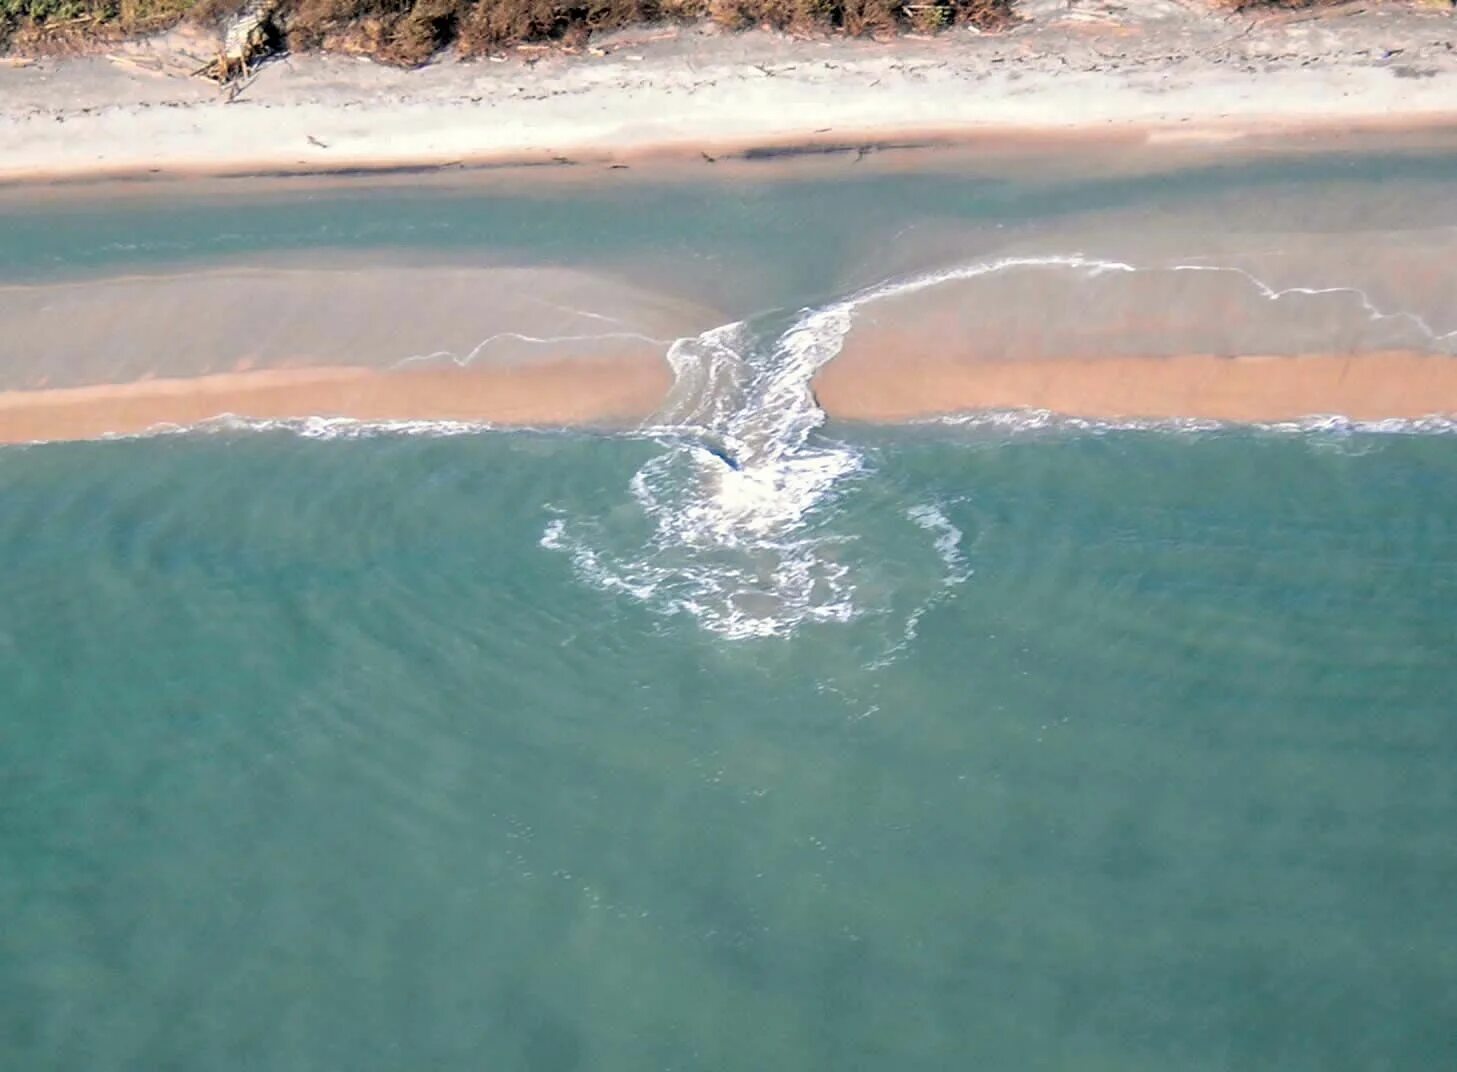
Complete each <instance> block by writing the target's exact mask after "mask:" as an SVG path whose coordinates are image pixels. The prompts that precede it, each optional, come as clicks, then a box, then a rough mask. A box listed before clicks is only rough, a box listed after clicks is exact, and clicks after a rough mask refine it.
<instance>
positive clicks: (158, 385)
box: [0, 356, 671, 443]
mask: <svg viewBox="0 0 1457 1072" xmlns="http://www.w3.org/2000/svg"><path fill="white" fill-rule="evenodd" d="M670 380H671V377H670V375H669V373H668V368H667V366H666V365H665V364H664V363H663V362H662V360H661V358H659V357H656V356H652V357H638V358H625V357H618V358H614V359H611V360H601V359H592V358H577V359H572V360H565V361H542V362H538V363H533V364H529V365H515V366H509V365H501V364H485V365H477V366H473V367H469V368H448V369H439V368H432V369H420V370H401V371H392V372H391V371H380V370H378V369H370V368H362V367H334V368H297V369H265V370H258V371H252V372H235V373H220V374H216V375H207V376H195V377H188V378H179V379H159V380H144V381H141V382H137V383H129V384H100V385H92V386H87V387H68V388H51V389H43V390H32V391H6V392H0V443H33V442H46V441H56V440H74V439H98V438H102V437H104V436H115V435H135V434H137V433H141V432H147V431H152V430H157V429H163V428H168V427H188V426H192V425H197V424H202V423H204V422H206V421H209V420H211V419H213V418H216V417H220V416H224V415H231V416H237V417H244V418H248V419H253V420H279V419H289V418H304V417H349V418H355V419H358V420H364V421H397V420H408V421H462V422H484V423H491V424H505V425H513V426H533V427H534V426H562V425H622V424H631V423H634V422H636V421H638V420H640V419H642V418H643V417H645V416H647V415H648V414H649V413H651V412H652V411H653V409H654V408H656V406H657V405H658V402H659V401H660V400H661V399H662V397H663V395H664V393H665V392H666V391H667V389H668V386H669V383H670Z"/></svg>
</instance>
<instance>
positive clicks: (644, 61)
mask: <svg viewBox="0 0 1457 1072" xmlns="http://www.w3.org/2000/svg"><path fill="white" fill-rule="evenodd" d="M1021 10H1022V12H1023V14H1024V15H1026V16H1027V17H1028V21H1027V22H1026V23H1025V24H1024V25H1022V26H1020V27H1018V28H1016V29H1014V30H1012V31H1010V32H1007V33H1004V34H996V35H977V34H974V33H972V32H969V31H965V32H956V33H948V34H946V35H944V36H941V37H938V38H936V39H932V40H901V41H897V42H894V43H891V44H883V43H876V42H867V41H839V40H837V41H813V40H798V39H792V38H788V37H783V36H776V35H769V34H761V33H749V34H742V35H718V34H714V33H710V32H707V31H705V30H703V29H687V30H681V31H673V30H669V31H652V32H649V31H643V32H640V33H637V34H630V33H629V34H619V35H616V36H614V37H611V38H607V39H605V40H602V41H600V42H598V47H597V48H595V49H594V52H596V53H599V54H587V55H577V56H564V55H560V54H544V55H539V56H533V57H531V58H530V61H529V62H528V60H527V59H526V58H523V57H522V56H519V55H517V56H514V57H510V58H502V59H501V62H490V61H489V60H481V61H475V62H469V63H464V62H458V61H455V60H448V59H447V60H443V61H441V62H438V63H436V64H433V65H431V66H429V67H427V68H425V69H423V70H418V71H399V70H393V69H390V68H385V67H381V66H378V65H376V64H373V63H370V62H367V61H362V60H356V59H350V58H346V57H339V56H331V57H289V58H285V59H283V60H280V61H275V62H272V63H269V64H267V65H265V66H264V67H263V68H262V69H261V70H260V71H259V72H258V73H257V75H256V77H255V78H254V79H252V80H251V81H250V82H248V83H247V84H246V85H245V86H244V87H242V88H241V90H240V91H238V92H236V94H233V93H231V92H220V91H219V90H218V89H217V88H216V87H214V86H212V85H210V84H209V83H207V82H204V81H202V80H199V79H196V78H191V77H189V76H188V74H187V72H188V71H190V70H192V69H193V68H195V67H196V66H198V65H199V64H200V63H201V62H202V61H203V60H204V59H206V58H207V56H208V55H209V53H210V51H211V49H212V48H213V47H215V46H214V42H212V41H211V40H207V39H204V38H201V37H199V36H197V35H195V34H194V35H192V36H188V35H186V34H173V35H169V36H168V37H165V38H160V39H157V40H153V41H150V42H144V43H140V44H134V45H129V46H126V47H124V48H120V49H118V50H117V51H116V52H115V53H113V54H112V55H111V56H97V57H90V58H85V59H72V60H41V61H37V62H34V63H31V64H28V65H24V66H20V65H15V64H9V65H0V179H9V180H17V179H23V178H27V177H29V178H46V177H49V178H54V177H59V176H71V177H78V176H91V175H101V174H120V173H141V174H146V173H169V172H177V171H198V170H207V171H214V172H222V173H240V172H244V173H246V172H256V171H260V170H262V171H266V170H305V171H307V170H319V169H329V168H344V167H356V166H365V167H386V166H392V165H402V164H441V163H449V162H454V161H477V162H480V161H491V160H531V161H550V160H561V159H565V160H573V161H578V162H595V163H599V164H600V163H602V162H605V161H610V160H613V159H622V158H626V157H629V156H631V155H632V154H634V153H639V152H643V151H649V150H657V151H662V150H669V151H673V150H676V151H680V152H691V154H692V155H693V156H695V157H696V156H697V153H698V151H699V150H701V149H709V150H714V149H716V148H723V147H728V148H732V147H739V148H742V147H744V146H749V145H772V144H810V143H820V144H837V143H844V142H851V143H853V142H856V141H859V140H865V139H870V140H879V141H896V140H908V139H916V138H921V137H925V136H929V135H935V136H939V137H952V138H967V137H971V136H975V135H978V134H981V135H988V134H998V133H1000V134H1007V133H1015V132H1022V133H1033V132H1040V133H1052V132H1057V133H1070V132H1081V133H1087V132H1089V131H1102V132H1128V131H1135V130H1136V131H1138V132H1140V134H1141V135H1142V136H1145V137H1148V138H1152V139H1155V140H1164V141H1169V140H1180V139H1182V140H1206V141H1207V140H1210V139H1214V140H1219V139H1230V138H1238V137H1241V136H1243V135H1248V134H1251V133H1259V132H1265V133H1268V132H1270V131H1271V130H1280V129H1288V128H1291V127H1307V126H1310V127H1320V128H1323V129H1327V130H1331V129H1345V128H1349V127H1352V126H1359V125H1371V124H1375V125H1381V124H1384V125H1388V126H1390V125H1403V124H1404V125H1428V126H1430V125H1434V124H1443V123H1451V122H1457V52H1454V50H1453V40H1454V37H1457V34H1454V30H1457V24H1454V21H1453V19H1452V17H1451V14H1450V9H1447V10H1439V9H1437V8H1426V9H1423V8H1406V7H1402V6H1383V7H1380V8H1376V9H1372V10H1364V9H1359V8H1356V9H1346V10H1338V11H1336V12H1335V13H1334V14H1333V15H1331V16H1328V17H1322V18H1314V17H1310V16H1308V15H1307V16H1300V17H1295V16H1286V17H1266V18H1262V19H1253V18H1248V17H1243V16H1230V17H1221V16H1219V15H1217V14H1213V13H1211V11H1210V9H1209V8H1207V7H1205V6H1204V5H1202V4H1195V3H1193V2H1192V0H1191V2H1190V3H1188V4H1179V3H1174V2H1171V0H1132V2H1130V3H1124V4H1114V3H1107V2H1088V0H1028V3H1027V4H1025V5H1024V6H1023V7H1022V8H1021Z"/></svg>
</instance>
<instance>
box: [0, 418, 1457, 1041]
mask: <svg viewBox="0 0 1457 1072" xmlns="http://www.w3.org/2000/svg"><path fill="white" fill-rule="evenodd" d="M851 435H852V437H853V440H854V441H855V442H856V443H857V444H858V446H859V447H860V448H862V449H863V450H864V451H865V452H866V453H867V455H868V457H869V471H868V472H867V473H866V474H865V475H863V476H862V477H861V478H859V480H858V482H857V484H856V486H855V487H854V489H853V490H852V491H850V492H849V493H847V494H846V496H845V497H844V499H843V500H842V502H841V503H840V505H839V510H840V515H839V520H838V522H837V523H838V525H840V526H841V527H842V529H843V530H844V531H846V532H853V533H857V534H859V535H860V536H861V537H862V538H864V539H866V540H878V541H880V542H881V543H882V544H885V545H896V544H898V545H900V546H901V548H902V552H903V555H902V561H900V562H898V563H893V564H892V563H886V564H884V566H883V567H882V569H881V570H879V571H872V573H871V575H869V576H863V577H862V578H861V583H862V585H864V586H866V587H874V586H877V585H881V586H884V587H887V588H889V587H892V582H894V586H895V587H896V588H897V589H898V590H903V591H912V590H917V591H920V592H922V593H925V592H935V591H940V585H941V583H942V580H943V578H944V572H945V571H944V568H943V565H942V563H941V562H940V560H939V559H938V558H937V557H936V556H935V555H934V554H929V553H928V552H927V549H926V548H925V546H924V542H923V541H919V540H915V539H913V538H912V536H911V535H910V534H908V533H907V532H906V531H904V530H905V526H904V525H903V524H902V523H900V521H899V517H898V515H899V514H900V513H901V512H902V511H903V510H904V508H905V507H907V506H913V505H915V504H922V503H924V504H939V506H940V508H941V509H942V510H943V511H944V514H945V517H946V519H947V520H948V521H949V522H950V523H951V524H954V525H955V526H956V528H957V529H959V530H960V533H961V535H960V537H959V539H958V541H957V542H958V546H959V547H960V549H961V551H962V553H963V554H964V555H965V556H966V560H967V564H968V567H969V571H970V572H969V574H968V575H967V576H966V579H965V580H964V582H962V583H960V584H957V585H955V586H954V587H953V588H951V589H950V590H949V591H948V592H946V593H945V594H944V595H943V596H941V597H940V598H939V601H937V600H932V599H930V598H929V596H926V597H923V598H925V600H926V601H927V602H929V603H930V605H929V606H928V607H927V609H926V611H925V613H924V615H923V616H922V617H921V619H920V621H919V629H918V634H919V635H918V636H917V637H916V639H915V640H914V642H912V643H910V644H908V645H906V646H905V647H904V648H903V649H902V650H900V651H897V652H894V653H892V655H891V657H890V658H889V659H887V658H886V648H887V646H888V645H889V644H890V643H891V642H892V641H894V640H898V639H899V638H900V627H901V625H902V621H901V618H900V617H899V616H895V615H892V614H891V613H890V612H887V614H886V615H885V616H880V615H877V614H868V615H867V616H866V618H864V619H862V620H858V621H856V622H852V623H849V624H845V625H841V624H823V625H818V626H810V627H807V628H804V629H802V630H801V631H799V632H798V633H796V634H795V635H794V636H793V637H791V638H789V639H782V638H769V639H761V640H747V641H729V640H725V639H723V638H722V637H720V636H718V635H716V634H714V633H713V632H711V631H708V630H705V629H704V628H702V627H701V626H700V625H699V624H698V623H697V622H696V621H695V620H694V619H693V618H692V616H691V615H686V614H679V615H675V616H668V617H663V616H659V615H657V614H654V613H653V612H652V611H651V610H650V609H648V608H647V607H646V606H645V605H644V604H642V603H639V602H635V601H633V600H631V599H626V598H622V597H621V596H619V595H614V594H612V593H608V592H601V591H598V590H596V589H594V588H593V587H591V586H589V585H586V584H583V583H581V581H580V580H579V578H578V577H576V576H575V575H574V573H573V570H572V568H571V564H570V562H569V560H568V559H567V558H566V557H564V556H562V555H560V554H558V553H554V552H552V551H551V550H549V549H546V548H543V547H541V546H540V542H539V541H540V537H541V534H542V531H543V529H544V527H546V526H547V525H548V524H549V523H550V521H551V520H552V518H553V516H555V512H556V511H567V512H573V513H582V514H594V513H609V514H610V512H611V511H613V510H614V509H621V502H622V498H623V493H622V489H623V487H624V485H625V483H626V482H627V480H628V479H629V478H630V477H631V475H632V473H633V472H634V471H635V469H636V468H637V467H638V466H639V465H641V464H642V463H643V461H644V460H645V459H647V458H648V457H650V456H651V455H652V454H653V453H654V450H655V447H654V445H653V444H652V443H650V442H644V441H628V440H612V439H608V440H602V439H594V438H588V437H584V436H577V435H549V434H529V433H486V434H481V435H473V436H464V437H460V438H444V439H420V438H392V437H385V438H375V439H364V440H355V441H336V442H324V443H319V442H311V441H307V440H301V439H299V438H297V437H294V436H291V435H288V434H282V433H272V434H261V433H255V434H246V435H242V436H239V437H232V436H225V435H223V436H203V437H192V438H188V437H180V438H163V439H153V440H144V441H133V442H119V443H109V444H77V445H58V446H51V447H44V448H32V449H27V450H20V451H16V450H10V451H5V452H3V453H0V495H3V501H4V503H5V514H4V524H3V528H0V548H3V555H4V561H5V562H6V564H7V566H8V569H7V571H6V574H5V580H4V582H3V601H0V608H3V609H0V681H3V682H4V685H3V691H0V701H3V710H4V715H5V727H6V728H5V749H4V756H5V781H4V785H5V808H4V811H3V832H0V858H3V862H4V866H3V868H0V905H3V909H4V917H5V920H6V925H5V927H4V930H3V939H0V941H3V957H0V994H3V1000H0V1025H3V1031H0V1038H3V1040H4V1042H3V1051H0V1057H3V1064H4V1065H5V1067H10V1068H40V1067H53V1068H88V1069H106V1068H117V1069H123V1068H125V1069H131V1068H195V1067H210V1068H258V1067H267V1068H356V1069H372V1068H379V1069H386V1068H400V1067H435V1068H532V1069H571V1068H602V1069H619V1068H620V1069H637V1068H746V1069H747V1068H763V1067H784V1068H928V1069H929V1068H947V1067H986V1068H1057V1069H1062V1068H1066V1069H1099V1068H1108V1069H1139V1068H1148V1069H1164V1068H1169V1067H1180V1068H1191V1069H1193V1068H1200V1069H1202V1068H1210V1069H1216V1068H1219V1069H1223V1068H1287V1069H1322V1070H1326V1069H1341V1068H1350V1069H1367V1068H1439V1067H1445V1066H1447V1065H1449V1064H1450V1063H1451V1061H1452V1060H1453V1058H1454V1057H1457V1051H1454V1037H1453V1034H1452V1032H1451V1025H1452V1024H1453V1022H1457V913H1453V912H1452V911H1451V907H1452V904H1453V903H1454V900H1457V845H1454V840H1453V830H1454V824H1457V776H1454V773H1453V772H1454V769H1457V717H1454V709H1453V704H1452V697H1453V696H1454V694H1457V661H1454V658H1453V654H1452V651H1453V642H1454V640H1457V610H1454V607H1457V531H1454V529H1457V519H1454V515H1453V513H1452V511H1451V510H1450V508H1449V506H1450V503H1451V502H1452V501H1453V497H1454V496H1457V439H1453V438H1448V437H1441V436H1432V437H1421V436H1415V437H1403V436H1393V437H1384V436H1354V437H1350V436H1340V435H1329V436H1311V435H1305V436H1288V435H1286V436H1280V435H1271V434H1263V435H1262V434H1255V433H1237V432H1230V433H1223V434H1206V435H1192V434H1177V433H1156V432H1121V433H1111V434H1106V435H1098V436H1095V435H1077V434H1072V435H1068V434H1052V435H1046V436H1042V437H1028V436H1022V437H1020V438H1013V439H998V438H997V437H995V436H988V435H986V434H985V433H974V432H967V431H964V430H958V429H925V430H907V431H901V432H890V431H886V432H869V431H853V430H852V431H851ZM887 601H888V602H890V603H894V602H895V600H894V598H893V597H888V598H887ZM904 613H905V608H899V609H898V611H897V615H903V614H904ZM891 617H895V620H893V621H892V620H888V619H889V618H891Z"/></svg>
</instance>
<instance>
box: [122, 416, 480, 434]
mask: <svg viewBox="0 0 1457 1072" xmlns="http://www.w3.org/2000/svg"><path fill="white" fill-rule="evenodd" d="M494 427H495V426H494V425H491V424H488V423H486V422H484V421H411V420H399V421H386V420H358V419H356V418H353V417H272V418H259V417H240V416H238V415H237V414H234V413H223V414H219V415H218V416H216V417H209V418H208V419H207V420H205V421H199V422H198V423H196V424H157V425H153V426H152V427H151V428H148V429H146V430H145V431H142V432H131V433H127V434H124V435H111V436H106V437H105V438H107V439H150V438H154V437H157V436H175V435H222V434H229V433H238V432H288V433H290V434H292V435H296V436H299V437H300V438H303V439H318V440H333V439H368V438H372V437H375V436H426V437H441V436H460V435H474V434H476V433H479V432H485V431H490V430H492V429H493V428H494Z"/></svg>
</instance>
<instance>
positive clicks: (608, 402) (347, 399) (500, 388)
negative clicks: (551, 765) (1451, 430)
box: [0, 351, 1457, 444]
mask: <svg viewBox="0 0 1457 1072" xmlns="http://www.w3.org/2000/svg"><path fill="white" fill-rule="evenodd" d="M670 379H671V377H670V374H669V371H668V369H667V366H666V365H665V364H664V363H663V362H662V361H661V359H659V358H648V357H644V358H633V359H623V358H613V359H610V360H597V359H590V358H572V359H566V360H554V361H543V362H540V363H535V364H530V365H524V366H504V365H498V364H485V365H479V366H470V367H466V368H459V367H453V368H447V369H440V368H429V369H418V370H398V369H394V370H389V369H378V368H368V367H364V366H331V367H308V368H287V369H258V370H249V371H242V372H227V373H213V374H208V375H203V376H192V377H181V378H170V379H148V380H140V381H137V382H134V383H127V384H92V385H88V386H84V387H62V388H41V389H33V390H18V391H0V443H4V444H35V443H44V442H60V441H75V440H96V439H104V438H109V437H115V436H131V435H139V434H146V433H149V432H153V431H158V430H176V429H179V428H181V429H186V428H191V427H197V426H202V425H206V424H207V423H209V422H211V421H215V420H218V419H220V418H224V417H233V418H239V419H243V420H247V421H270V422H271V421H298V422H305V421H309V420H313V419H317V420H325V421H327V420H335V419H338V420H346V421H360V422H364V423H381V424H387V423H395V422H400V423H414V422H440V423H460V424H466V425H468V424H481V425H491V426H500V427H519V428H527V427H531V428H540V427H546V426H555V427H598V428H622V427H625V426H633V425H637V424H639V423H641V422H642V421H644V420H646V419H647V418H648V417H649V416H650V415H651V414H652V413H653V412H654V411H655V410H656V409H657V408H658V406H659V405H660V404H661V402H662V401H663V399H664V397H665V396H666V394H667V391H668V388H669V386H670ZM814 389H815V393H816V397H817V399H818V400H819V403H820V405H821V407H822V408H823V409H824V410H825V412H826V414H827V415H828V417H829V418H830V419H831V420H841V421H853V422H864V423H876V424H904V423H909V422H915V421H923V420H926V419H934V418H938V417H957V416H962V415H975V414H985V413H1003V412H1006V411H1031V412H1050V413H1054V414H1057V415H1059V416H1064V417H1068V418H1073V419H1083V420H1094V421H1111V422H1120V421H1135V422H1138V421H1152V422H1162V421H1177V420H1200V421H1206V420H1207V421H1219V422H1228V423H1231V424H1250V425H1258V424H1266V423H1275V422H1289V421H1299V420H1303V419H1319V418H1327V417H1341V418H1346V419H1350V420H1352V421H1359V422H1377V421H1388V420H1395V421H1420V420H1422V419H1425V418H1457V360H1454V359H1453V358H1452V357H1451V356H1448V355H1443V354H1430V353H1421V352H1414V351H1395V352H1388V353H1368V354H1355V355H1330V354H1299V355H1293V356H1278V357H1276V356H1254V355H1251V356H1243V357H1217V356H1213V355H1207V354H1190V355H1178V356H1169V357H1142V358H1076V359H1037V360H1025V361H1017V360H1011V361H1007V360H998V361H981V362H974V363H962V362H955V361H937V360H936V359H924V360H919V361H911V362H906V361H882V362H879V363H877V364H873V365H872V364H868V363H866V362H864V361H851V362H847V364H846V366H844V367H843V368H842V369H841V370H840V371H839V372H837V371H836V366H835V362H831V363H830V364H829V365H828V366H827V367H826V369H825V370H824V371H823V372H822V373H821V374H820V376H819V377H817V378H816V380H815V384H814Z"/></svg>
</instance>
